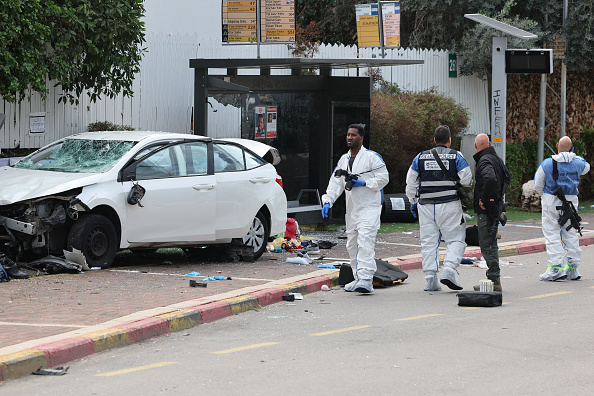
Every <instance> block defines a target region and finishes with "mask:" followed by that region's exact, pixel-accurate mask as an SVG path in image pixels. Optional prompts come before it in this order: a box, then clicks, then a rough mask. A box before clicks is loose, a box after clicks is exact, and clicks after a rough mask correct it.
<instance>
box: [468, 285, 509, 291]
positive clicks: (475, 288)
mask: <svg viewBox="0 0 594 396" xmlns="http://www.w3.org/2000/svg"><path fill="white" fill-rule="evenodd" d="M472 288H473V289H474V291H481V286H480V285H474V286H472ZM493 291H494V292H500V291H503V289H502V288H501V284H499V285H493Z"/></svg>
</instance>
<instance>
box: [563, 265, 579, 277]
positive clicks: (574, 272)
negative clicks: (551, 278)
mask: <svg viewBox="0 0 594 396" xmlns="http://www.w3.org/2000/svg"><path fill="white" fill-rule="evenodd" d="M565 273H566V274H567V279H569V280H580V279H581V278H582V276H581V275H580V273H579V272H578V269H577V267H572V266H571V265H566V266H565Z"/></svg>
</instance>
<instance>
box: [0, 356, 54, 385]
mask: <svg viewBox="0 0 594 396" xmlns="http://www.w3.org/2000/svg"><path fill="white" fill-rule="evenodd" d="M0 364H2V380H3V381H6V380H10V379H16V378H20V377H24V376H26V375H30V374H31V373H32V372H33V371H37V370H39V369H40V368H48V365H47V358H46V356H45V352H44V351H39V350H32V349H27V350H24V351H21V352H15V353H11V354H8V355H4V356H0Z"/></svg>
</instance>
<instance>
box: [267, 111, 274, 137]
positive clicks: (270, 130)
mask: <svg viewBox="0 0 594 396" xmlns="http://www.w3.org/2000/svg"><path fill="white" fill-rule="evenodd" d="M266 114H267V122H266V137H267V138H275V137H276V115H277V112H276V106H268V107H267V108H266Z"/></svg>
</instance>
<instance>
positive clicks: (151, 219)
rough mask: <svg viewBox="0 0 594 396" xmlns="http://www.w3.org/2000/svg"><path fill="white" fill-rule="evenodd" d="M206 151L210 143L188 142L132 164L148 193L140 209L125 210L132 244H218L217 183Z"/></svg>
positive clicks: (129, 238)
mask: <svg viewBox="0 0 594 396" xmlns="http://www.w3.org/2000/svg"><path fill="white" fill-rule="evenodd" d="M207 152H208V143H207V142H187V143H182V144H177V145H173V146H168V147H165V148H161V149H158V150H156V151H155V152H153V153H152V154H151V155H149V156H148V157H145V158H142V159H140V160H139V161H138V162H137V163H136V164H134V165H133V166H134V167H135V179H136V182H137V183H139V184H140V185H141V186H142V187H143V188H144V189H145V190H146V192H145V194H144V197H143V198H142V199H141V201H140V205H127V213H126V222H127V224H126V229H127V238H128V241H129V242H130V243H132V244H138V245H140V244H144V243H169V244H174V243H176V242H178V243H181V244H183V243H186V242H201V243H202V242H209V241H213V240H214V237H215V225H214V224H215V215H216V206H215V205H216V194H217V191H216V188H215V187H216V178H215V175H213V174H212V172H210V174H209V172H208V165H207V164H208V155H207ZM128 183H129V185H130V188H131V187H132V182H128Z"/></svg>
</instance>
